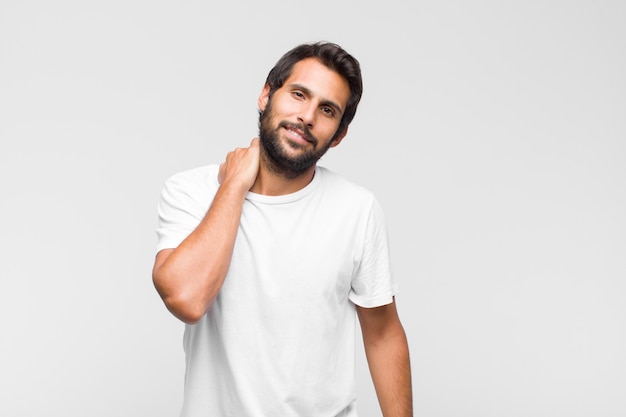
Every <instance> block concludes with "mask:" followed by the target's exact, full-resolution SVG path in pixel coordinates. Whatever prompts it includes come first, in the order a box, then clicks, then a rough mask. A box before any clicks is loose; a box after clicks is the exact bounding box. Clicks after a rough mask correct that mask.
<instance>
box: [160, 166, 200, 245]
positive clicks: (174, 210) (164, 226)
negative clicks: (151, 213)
mask: <svg viewBox="0 0 626 417" xmlns="http://www.w3.org/2000/svg"><path fill="white" fill-rule="evenodd" d="M205 173H206V169H204V170H202V171H200V170H193V171H185V172H182V173H178V174H176V175H174V176H172V177H170V178H169V179H168V180H167V181H166V182H165V185H164V187H163V190H162V192H161V198H160V200H159V203H158V209H157V210H158V225H157V229H156V234H157V247H156V249H157V252H158V251H160V250H162V249H173V248H176V247H178V245H180V243H181V242H182V241H183V240H184V239H185V238H186V237H187V236H189V234H190V233H191V232H193V230H194V229H195V228H196V227H197V226H198V224H199V223H200V221H202V219H203V218H204V216H205V214H206V212H207V210H208V207H209V205H210V203H211V199H212V194H210V191H211V188H212V184H211V182H210V181H208V180H207V175H202V174H205Z"/></svg>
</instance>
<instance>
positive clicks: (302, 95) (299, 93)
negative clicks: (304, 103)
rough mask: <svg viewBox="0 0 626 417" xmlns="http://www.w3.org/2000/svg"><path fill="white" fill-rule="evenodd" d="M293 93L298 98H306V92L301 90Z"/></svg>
mask: <svg viewBox="0 0 626 417" xmlns="http://www.w3.org/2000/svg"><path fill="white" fill-rule="evenodd" d="M293 95H294V96H296V97H298V98H304V94H302V93H301V92H300V91H294V92H293Z"/></svg>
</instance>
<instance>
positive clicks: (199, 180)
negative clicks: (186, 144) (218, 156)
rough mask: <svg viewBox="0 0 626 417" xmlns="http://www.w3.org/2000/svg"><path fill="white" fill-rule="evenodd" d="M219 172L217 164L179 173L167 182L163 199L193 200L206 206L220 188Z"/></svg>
mask: <svg viewBox="0 0 626 417" xmlns="http://www.w3.org/2000/svg"><path fill="white" fill-rule="evenodd" d="M218 172H219V165H216V164H212V165H204V166H201V167H196V168H192V169H188V170H185V171H180V172H177V173H175V174H173V175H172V176H170V177H169V178H168V179H167V180H166V181H165V184H164V187H163V193H162V195H163V198H170V199H175V200H181V199H183V200H186V199H191V200H193V201H195V202H197V203H199V204H200V205H203V206H204V205H205V204H206V203H207V202H208V201H210V200H211V199H212V198H213V195H214V194H215V192H216V191H217V189H218V188H219V183H218V181H217V175H218Z"/></svg>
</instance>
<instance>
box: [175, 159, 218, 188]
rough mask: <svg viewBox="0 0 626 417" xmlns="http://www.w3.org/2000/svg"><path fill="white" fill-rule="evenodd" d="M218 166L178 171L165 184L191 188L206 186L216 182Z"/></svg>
mask: <svg viewBox="0 0 626 417" xmlns="http://www.w3.org/2000/svg"><path fill="white" fill-rule="evenodd" d="M218 171H219V165H215V164H212V165H204V166H201V167H196V168H191V169H187V170H185V171H180V172H177V173H175V174H173V175H172V176H170V177H169V178H168V179H167V180H166V181H165V183H166V184H187V185H188V186H193V185H195V184H206V183H207V182H211V181H215V182H217V173H218Z"/></svg>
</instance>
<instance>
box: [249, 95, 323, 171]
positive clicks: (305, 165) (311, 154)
mask: <svg viewBox="0 0 626 417" xmlns="http://www.w3.org/2000/svg"><path fill="white" fill-rule="evenodd" d="M272 116H273V114H272V100H271V98H270V100H269V101H268V103H267V106H266V108H265V111H264V112H261V113H260V114H259V138H260V140H261V151H262V156H263V157H264V158H263V159H264V160H265V162H266V163H267V168H268V169H269V170H270V171H272V172H274V173H277V174H280V175H282V176H284V177H286V178H295V177H298V176H299V175H301V174H303V173H304V172H306V171H307V170H308V169H309V168H311V167H312V166H314V165H315V164H316V163H317V161H319V159H320V158H321V157H322V156H323V155H324V154H325V153H326V151H328V149H329V148H330V146H331V145H332V143H333V141H332V140H331V141H329V142H328V144H327V145H325V146H323V147H322V148H320V149H318V148H317V144H318V143H319V141H318V139H317V138H316V137H315V136H313V135H312V134H311V132H310V131H309V128H308V127H306V126H305V125H304V124H301V123H289V122H286V121H282V122H279V123H278V124H277V125H276V127H273V126H272ZM290 127H291V128H294V129H297V130H299V131H301V132H303V133H304V137H305V139H306V140H307V141H308V142H309V144H311V145H312V146H313V147H312V149H308V148H307V147H306V145H301V144H297V143H293V142H289V143H283V142H281V140H280V137H279V135H280V133H281V131H282V130H284V129H285V128H290ZM287 148H289V149H287ZM290 151H297V153H294V152H290Z"/></svg>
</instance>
